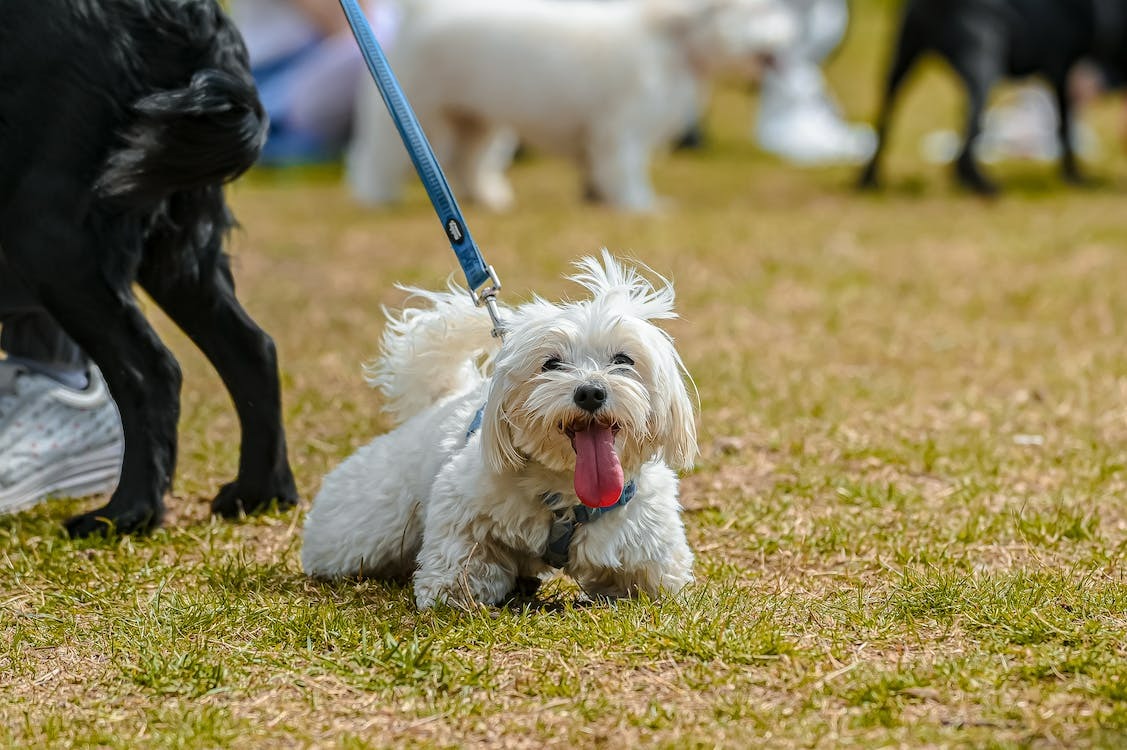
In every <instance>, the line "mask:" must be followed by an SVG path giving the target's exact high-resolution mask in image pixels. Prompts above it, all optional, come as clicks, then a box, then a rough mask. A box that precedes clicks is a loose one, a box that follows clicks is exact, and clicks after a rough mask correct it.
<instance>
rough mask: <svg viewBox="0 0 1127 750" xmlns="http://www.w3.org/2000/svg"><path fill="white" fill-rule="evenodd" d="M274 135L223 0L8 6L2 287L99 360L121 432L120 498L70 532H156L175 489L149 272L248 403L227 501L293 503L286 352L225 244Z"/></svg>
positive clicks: (56, 1)
mask: <svg viewBox="0 0 1127 750" xmlns="http://www.w3.org/2000/svg"><path fill="white" fill-rule="evenodd" d="M266 126H267V123H266V117H265V114H264V113H263V110H262V106H261V104H260V103H259V101H258V95H257V92H256V91H255V88H254V83H253V80H252V78H251V76H250V73H249V70H248V62H247V55H246V49H245V47H244V46H243V42H242V38H241V37H240V36H239V34H238V31H237V30H236V29H235V27H234V26H233V25H232V23H231V21H230V20H229V19H228V18H227V17H226V15H225V14H224V13H223V12H222V11H221V10H220V8H219V6H218V4H217V3H216V2H215V1H214V0H2V2H0V291H3V290H8V291H10V292H11V293H12V294H13V295H16V296H19V295H21V294H22V295H25V296H27V297H30V298H32V299H33V300H35V301H36V302H37V303H38V304H39V305H41V306H42V307H43V308H44V309H46V310H47V311H48V312H49V313H50V314H51V315H52V316H53V317H54V318H55V319H56V320H57V321H58V322H59V324H60V325H61V326H62V328H63V329H64V330H65V331H66V332H67V333H68V334H69V335H70V336H71V337H72V338H73V339H74V340H75V341H76V342H77V343H78V344H79V346H81V347H82V348H83V350H85V351H86V353H87V354H88V355H89V356H90V357H91V359H93V361H94V362H95V363H96V364H97V365H98V367H99V368H100V369H101V371H102V373H103V375H104V376H105V378H106V382H107V384H108V385H109V388H110V392H111V394H112V395H113V398H114V401H115V402H116V403H117V407H118V410H119V412H120V413H121V419H122V423H123V426H124V428H125V444H126V449H125V460H124V465H123V467H122V476H121V482H120V484H119V486H118V488H117V491H116V492H114V494H113V496H112V497H111V498H110V501H109V503H108V504H107V505H106V506H105V507H103V508H100V509H98V510H96V511H93V512H91V513H86V514H84V515H81V516H77V517H75V518H73V519H71V520H70V521H68V522H67V529H68V530H69V532H70V533H71V534H72V535H74V536H84V535H87V534H91V533H95V532H99V531H104V530H106V529H107V528H111V527H112V528H114V529H116V530H117V531H119V532H123V533H128V532H134V531H144V530H147V529H150V528H152V527H154V526H156V525H158V524H159V523H160V521H161V518H162V515H163V512H164V504H163V496H164V494H165V492H167V491H168V489H169V487H170V485H171V482H172V475H173V471H174V468H175V463H176V423H177V417H178V415H179V408H180V407H179V396H180V368H179V366H178V365H177V363H176V360H175V359H173V357H172V355H171V353H170V352H169V351H168V350H167V349H166V348H165V347H164V345H163V344H162V343H161V342H160V340H159V339H158V338H157V335H156V333H155V332H154V331H153V329H152V328H151V327H150V326H149V324H148V322H147V321H146V320H145V318H144V316H143V315H142V313H141V311H140V309H139V308H138V306H137V302H136V300H135V299H134V296H133V292H132V286H133V284H134V283H135V282H136V283H138V284H140V285H141V287H142V288H144V289H145V291H147V292H148V293H149V295H150V296H151V297H152V298H153V299H154V300H155V301H156V302H157V304H158V305H160V307H161V308H162V309H163V310H164V311H165V312H166V313H168V315H169V317H171V318H172V319H173V320H174V321H175V322H176V323H177V325H179V326H180V328H181V329H183V330H184V332H185V333H186V334H187V335H188V336H189V337H190V338H191V340H192V341H193V342H194V343H195V344H196V345H197V346H199V347H200V349H201V350H202V351H203V352H204V354H206V355H207V357H208V359H209V360H210V361H211V362H212V364H213V365H214V366H215V368H216V370H217V371H218V372H219V374H220V377H221V378H222V379H223V382H224V384H225V385H226V387H227V390H228V391H229V392H230V394H231V397H232V399H233V400H234V403H235V408H236V410H237V412H238V415H239V422H240V425H241V428H242V443H241V446H240V450H241V454H240V458H239V470H238V476H237V477H236V478H235V480H234V481H233V482H231V483H230V484H228V485H226V486H224V487H223V489H222V490H221V491H220V493H219V495H218V496H217V497H216V498H215V500H214V502H213V503H212V509H213V511H214V512H216V513H219V514H222V515H224V516H235V515H238V514H239V513H240V512H250V511H254V510H256V509H259V508H261V507H263V506H265V505H268V504H269V503H271V502H272V501H277V502H278V504H279V505H282V506H287V505H292V504H293V503H294V502H296V499H297V493H296V489H295V487H294V481H293V476H292V474H291V472H290V467H289V463H288V461H287V459H286V443H285V436H284V433H283V430H282V420H281V397H280V387H279V383H278V370H277V361H276V357H275V352H274V344H273V342H272V341H271V340H270V338H269V336H267V335H266V334H265V333H263V332H262V331H261V330H260V329H259V328H258V327H257V326H256V325H255V324H254V322H253V321H252V320H251V318H250V316H248V315H247V313H246V312H245V311H244V310H243V309H242V307H241V306H240V305H239V303H238V301H237V299H236V298H235V291H234V282H233V279H232V276H231V271H230V267H229V264H228V260H227V256H226V255H225V253H224V252H223V241H224V239H225V235H226V233H227V231H228V230H229V229H230V228H231V227H232V225H233V223H234V220H233V218H232V217H231V214H230V213H229V212H228V210H227V205H226V202H225V200H224V196H223V189H222V183H224V182H226V181H228V180H231V179H233V178H235V177H237V176H238V175H239V174H241V173H242V172H243V171H244V170H246V169H247V168H248V167H250V165H251V164H253V163H254V161H255V159H256V158H257V156H258V152H259V150H260V148H261V146H262V142H263V139H264V138H265V134H266ZM12 290H15V291H12Z"/></svg>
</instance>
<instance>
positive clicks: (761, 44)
mask: <svg viewBox="0 0 1127 750" xmlns="http://www.w3.org/2000/svg"><path fill="white" fill-rule="evenodd" d="M795 33H796V27H795V21H794V17H793V15H792V13H791V11H790V10H789V9H788V8H787V7H786V6H784V5H783V4H782V3H781V2H780V0H619V1H618V2H601V1H600V0H576V1H575V2H561V0H408V1H407V2H406V10H405V16H404V18H403V23H402V27H401V29H400V35H399V37H398V38H397V39H396V42H395V45H394V47H393V48H392V50H391V53H390V59H391V62H392V64H393V66H394V67H395V69H396V72H397V75H398V77H399V79H400V82H401V83H402V84H403V88H404V90H405V91H406V93H407V96H408V97H409V99H410V101H411V104H412V107H413V108H414V110H415V113H416V114H417V115H418V116H419V119H420V121H421V122H422V124H423V127H424V128H425V129H426V132H427V135H428V138H429V139H430V140H431V143H432V145H434V147H435V149H436V151H437V153H438V155H439V159H440V160H441V161H442V163H443V166H444V168H445V169H446V170H447V171H448V173H449V176H450V178H451V181H452V183H453V186H454V189H455V192H457V193H458V194H459V195H465V196H467V197H469V198H471V199H474V200H477V201H479V202H481V203H482V204H484V205H485V206H487V207H489V208H492V209H495V210H503V209H506V208H508V207H509V206H510V205H511V204H512V202H513V195H512V190H511V188H510V187H509V183H508V181H507V180H506V178H505V176H504V169H505V168H506V167H507V166H508V162H509V159H510V157H511V155H512V144H513V142H514V140H513V134H514V133H515V134H516V136H519V138H520V139H521V140H523V141H525V142H527V143H528V144H530V145H532V146H534V147H536V148H540V149H543V150H545V151H549V152H554V153H557V154H561V155H563V156H566V157H570V158H572V159H574V160H575V161H576V162H577V163H578V164H579V167H580V169H581V170H582V172H583V175H584V182H585V185H584V187H585V189H586V190H587V193H588V195H589V196H590V197H592V198H595V199H598V200H603V201H606V202H607V203H609V204H611V205H614V206H617V207H619V208H623V209H628V210H636V211H648V210H651V209H653V208H655V196H654V191H653V188H652V186H651V185H650V181H649V174H648V173H649V169H648V165H649V160H650V155H651V154H652V152H653V151H654V150H655V149H657V148H662V147H665V146H667V145H668V144H669V143H670V142H672V141H673V140H674V139H675V138H676V137H677V136H679V135H682V134H683V133H684V132H685V130H686V129H687V128H688V127H689V126H690V125H691V124H692V123H693V121H694V119H695V118H696V117H697V115H698V113H699V112H700V108H701V103H702V98H703V95H704V94H703V92H704V89H703V84H704V83H705V81H706V79H707V78H708V77H709V76H711V75H712V74H714V73H716V72H718V71H719V70H721V69H733V68H735V69H746V68H747V67H749V66H752V65H758V64H760V62H761V60H762V59H763V57H764V56H766V55H769V54H772V53H774V52H775V51H778V50H779V49H780V48H782V47H785V46H786V45H788V44H790V43H791V42H792V40H793V39H794V37H795ZM409 164H410V162H409V161H408V159H407V155H406V153H405V152H404V149H403V145H402V143H401V142H400V139H399V136H398V135H397V133H396V130H395V126H394V125H393V124H392V121H391V118H390V117H389V116H388V114H387V111H386V109H385V107H384V104H383V102H382V101H381V99H380V96H379V93H378V92H377V90H376V88H375V86H373V85H370V82H365V85H364V87H363V89H362V92H361V94H360V100H359V104H358V107H357V120H356V129H355V135H354V139H353V143H352V147H351V151H350V153H349V157H348V176H349V180H350V182H351V184H352V187H353V190H354V192H355V194H356V196H357V197H358V198H359V199H360V200H361V201H363V202H365V203H369V204H383V203H389V202H392V201H394V200H396V199H397V198H398V197H399V193H400V188H401V187H402V182H403V180H404V178H405V176H406V174H407V170H408V166H409Z"/></svg>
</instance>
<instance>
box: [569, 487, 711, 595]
mask: <svg viewBox="0 0 1127 750" xmlns="http://www.w3.org/2000/svg"><path fill="white" fill-rule="evenodd" d="M627 510H633V509H632V508H631V509H627ZM641 510H642V512H641V513H639V514H638V515H637V516H634V517H632V518H629V519H625V520H624V523H623V524H621V525H619V526H618V527H617V528H599V524H600V523H603V522H605V521H611V520H612V519H609V518H608V519H603V520H602V521H596V522H595V523H593V524H590V525H588V526H587V527H586V528H585V529H584V530H583V537H582V539H580V540H579V544H577V545H575V547H574V548H573V561H572V565H571V566H569V568H568V573H570V574H571V576H572V577H573V578H574V579H575V581H576V583H578V584H579V586H580V587H581V588H582V589H583V590H584V591H585V592H586V593H587V594H589V595H591V596H609V597H627V596H635V595H637V594H638V593H639V592H643V593H645V594H647V595H648V596H650V597H653V598H658V597H661V596H663V595H669V594H675V593H677V592H678V591H680V590H681V589H683V588H684V587H685V586H687V585H688V584H690V583H692V582H693V553H692V550H690V549H689V541H688V539H687V538H686V537H685V526H684V524H683V523H682V522H681V516H680V513H679V511H678V509H677V506H676V503H675V502H674V501H672V500H670V501H669V502H668V503H665V504H664V506H663V507H653V506H651V507H648V508H645V509H641ZM639 539H644V540H646V541H645V543H644V544H641V545H639V544H638V541H637V540H639Z"/></svg>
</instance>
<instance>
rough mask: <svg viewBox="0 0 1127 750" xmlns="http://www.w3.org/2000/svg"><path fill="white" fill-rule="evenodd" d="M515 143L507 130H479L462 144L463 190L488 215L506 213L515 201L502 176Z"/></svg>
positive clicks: (514, 150)
mask: <svg viewBox="0 0 1127 750" xmlns="http://www.w3.org/2000/svg"><path fill="white" fill-rule="evenodd" d="M518 145H520V144H519V140H518V139H517V136H516V134H515V133H513V132H512V131H509V130H483V132H481V133H479V134H476V135H474V137H472V138H468V139H467V140H466V142H465V143H464V144H463V146H462V147H463V148H464V149H465V153H464V154H463V158H464V159H465V164H464V169H465V181H466V190H467V191H468V193H469V195H470V197H471V198H473V199H474V200H476V201H478V202H479V203H481V204H482V205H483V206H485V207H487V208H489V209H490V210H491V211H497V212H501V211H508V210H509V209H511V208H512V207H513V204H514V202H515V199H514V197H513V188H512V185H510V184H509V180H508V178H507V177H505V172H506V171H507V170H508V168H509V165H510V164H511V163H512V161H513V155H514V154H515V153H516V150H517V146H518Z"/></svg>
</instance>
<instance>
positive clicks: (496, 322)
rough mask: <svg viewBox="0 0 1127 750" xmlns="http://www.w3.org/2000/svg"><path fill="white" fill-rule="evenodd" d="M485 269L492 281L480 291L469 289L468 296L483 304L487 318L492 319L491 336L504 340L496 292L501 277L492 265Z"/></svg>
mask: <svg viewBox="0 0 1127 750" xmlns="http://www.w3.org/2000/svg"><path fill="white" fill-rule="evenodd" d="M485 270H486V272H487V273H488V274H489V280H490V281H491V282H493V283H492V284H491V285H489V286H487V287H484V288H482V289H481V290H480V291H477V292H474V291H471V292H470V297H472V298H473V302H474V304H475V305H477V306H478V307H481V306H482V305H485V309H486V311H487V312H488V313H489V319H490V320H492V321H493V338H497V339H501V340H502V341H504V339H505V325H504V323H502V322H501V311H500V310H499V309H498V307H497V293H498V292H500V291H501V278H500V277H499V276H498V275H497V271H496V270H494V268H493V266H486V268H485Z"/></svg>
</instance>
